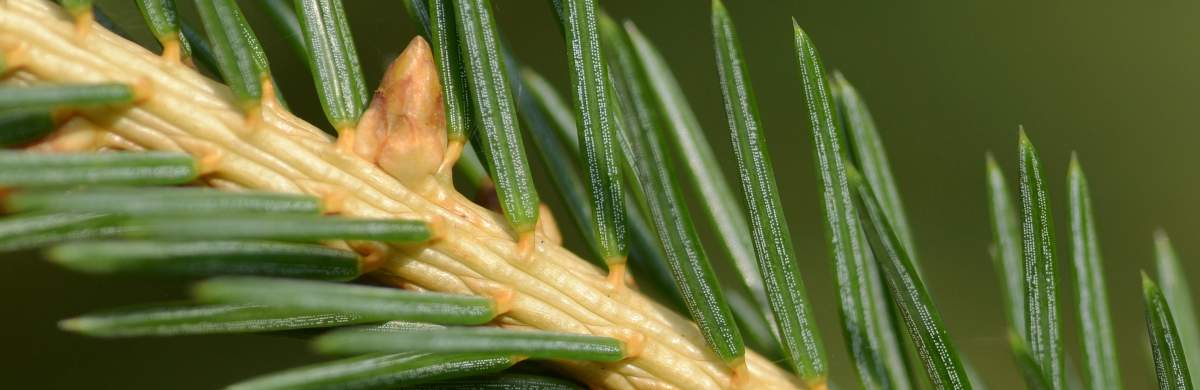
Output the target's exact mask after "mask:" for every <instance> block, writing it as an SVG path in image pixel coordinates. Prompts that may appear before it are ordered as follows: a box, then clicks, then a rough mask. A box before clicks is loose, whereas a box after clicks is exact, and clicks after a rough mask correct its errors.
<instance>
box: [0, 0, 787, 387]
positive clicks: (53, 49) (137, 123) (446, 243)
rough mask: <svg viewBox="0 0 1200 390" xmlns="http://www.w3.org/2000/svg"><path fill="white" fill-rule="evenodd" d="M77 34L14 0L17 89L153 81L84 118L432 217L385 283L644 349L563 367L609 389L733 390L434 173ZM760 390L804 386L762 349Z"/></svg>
mask: <svg viewBox="0 0 1200 390" xmlns="http://www.w3.org/2000/svg"><path fill="white" fill-rule="evenodd" d="M91 28H92V29H93V31H91V32H90V33H88V34H76V33H75V30H74V29H75V25H74V24H73V21H72V20H71V19H70V18H69V17H68V16H67V15H66V14H65V13H64V12H63V11H62V9H61V8H59V7H58V6H57V5H54V4H53V3H50V2H48V1H44V0H0V50H3V51H4V52H6V53H8V52H10V51H12V50H16V49H17V48H21V50H24V52H23V54H22V55H23V56H24V57H23V58H24V61H23V62H22V66H21V68H20V69H17V70H16V71H15V72H12V73H9V74H8V75H7V77H8V78H6V79H4V80H3V81H4V82H6V83H7V82H10V79H15V78H19V79H21V80H25V81H26V82H49V83H67V82H125V83H136V82H142V83H149V85H150V86H151V87H152V88H153V93H152V94H150V97H149V98H147V99H146V100H145V101H144V102H141V103H140V104H139V105H138V106H137V107H135V108H131V109H125V110H119V111H108V112H87V113H84V117H85V118H86V119H87V120H89V121H91V122H93V123H95V124H96V125H97V126H98V127H100V128H103V129H105V130H106V131H108V132H111V133H113V134H115V135H116V136H119V137H120V139H122V140H125V141H128V142H130V143H132V144H133V145H136V147H137V148H144V149H149V150H177V151H184V152H187V153H191V154H193V155H195V156H197V157H198V158H199V159H201V160H204V161H208V164H211V165H212V166H213V168H212V172H211V173H210V174H209V175H208V176H207V177H206V180H208V181H210V182H213V183H223V185H222V187H227V188H250V189H260V190H270V191H278V192H292V193H310V194H314V195H317V196H321V197H324V198H325V199H330V202H331V203H336V204H337V205H339V209H340V212H341V213H342V214H344V215H350V216H357V217H406V218H423V219H426V220H430V221H438V223H440V224H442V226H443V227H444V228H443V231H442V232H441V234H442V236H441V237H442V238H441V239H438V240H435V241H434V242H432V243H430V244H429V245H428V246H423V247H417V248H412V247H383V248H385V249H383V251H384V252H386V253H385V254H384V255H385V256H386V257H385V260H384V261H383V264H382V266H381V268H380V269H379V270H378V271H376V272H378V273H380V275H379V276H380V279H383V280H389V281H395V282H396V284H397V285H400V284H404V285H406V286H412V287H414V288H420V289H425V290H431V291H444V292H456V293H467V294H478V295H489V296H493V297H496V298H499V299H500V300H503V301H507V303H508V304H510V305H511V309H510V310H509V311H508V312H507V314H505V315H504V316H502V317H501V318H500V319H498V324H499V325H501V326H509V327H532V328H537V329H545V330H553V331H566V332H577V333H587V334H598V335H608V336H613V337H617V338H619V339H622V340H625V341H626V342H627V343H628V344H630V345H631V346H632V347H638V345H636V344H640V347H638V348H630V350H637V351H640V352H638V353H637V355H636V356H632V357H631V358H630V359H627V360H626V361H623V362H619V363H612V364H598V363H585V362H561V363H557V364H558V365H559V367H560V368H561V369H562V370H563V371H564V372H566V373H568V374H570V375H572V376H574V377H576V378H578V379H580V380H582V381H584V382H586V383H588V384H590V385H593V386H596V387H605V388H617V389H628V388H681V389H716V388H728V387H730V386H731V385H732V384H733V382H734V378H733V377H732V375H731V373H730V370H729V368H728V367H727V366H726V365H725V364H724V363H722V362H721V361H720V359H718V358H717V356H715V355H714V354H712V353H711V352H709V350H708V349H707V348H706V347H705V346H704V341H703V339H702V338H701V336H700V333H699V332H698V330H697V329H696V326H695V325H694V324H692V323H691V322H690V321H688V320H686V319H685V318H683V317H681V316H679V315H677V314H676V313H674V312H671V311H670V310H668V309H665V308H663V307H661V306H659V305H657V304H656V303H654V302H652V301H650V300H649V299H647V298H645V297H644V296H642V295H641V294H640V293H638V292H636V291H634V290H632V289H620V290H614V289H612V288H611V287H610V286H611V285H610V284H609V283H606V281H605V276H604V274H603V273H602V272H601V271H600V270H598V269H596V268H595V267H593V266H591V265H590V264H588V263H587V262H585V261H584V260H582V259H580V258H579V257H577V256H575V255H574V254H572V253H570V252H569V251H567V250H565V249H563V248H562V247H561V246H559V245H557V244H556V243H553V242H549V241H548V240H547V239H546V237H544V236H540V235H539V236H538V237H537V239H535V247H534V249H533V253H532V255H531V256H530V258H528V259H520V258H517V257H516V256H514V254H515V253H517V251H516V245H517V244H516V241H515V235H514V233H513V232H512V231H510V230H509V229H508V227H507V224H506V223H505V221H504V220H503V218H502V217H501V216H499V215H497V214H495V213H494V212H491V211H488V210H486V209H484V208H482V207H479V206H478V205H475V204H474V203H472V202H470V201H468V200H467V199H465V198H464V197H463V196H462V195H460V194H459V193H457V192H455V191H453V189H452V188H450V187H448V186H447V185H446V184H445V182H444V181H441V180H438V179H437V178H436V177H434V176H433V175H430V176H428V177H425V178H415V179H412V180H405V181H403V182H401V181H400V180H397V179H396V178H394V177H393V176H391V175H389V174H387V173H385V172H384V171H383V170H381V169H380V168H379V167H378V166H376V165H375V164H373V163H372V162H370V161H367V160H365V159H362V158H359V157H358V156H356V155H354V154H352V153H350V152H349V151H347V150H339V149H338V148H336V147H335V145H334V143H333V140H331V139H330V138H329V137H328V136H326V135H324V134H323V133H321V132H320V131H319V130H317V129H316V128H315V127H313V126H312V125H310V124H308V123H306V122H304V121H302V120H300V119H298V118H296V117H294V116H292V115H291V114H290V113H287V112H284V111H282V110H280V109H279V108H278V107H276V106H274V105H268V106H264V108H263V112H262V116H263V118H262V121H261V122H260V123H257V124H256V126H255V127H254V128H246V122H245V120H244V117H243V114H242V113H241V111H240V110H239V109H238V107H237V105H236V104H235V102H234V99H233V97H232V95H231V93H230V91H229V90H228V89H227V88H226V87H224V86H222V85H220V84H217V83H215V82H213V81H210V80H208V79H206V78H204V77H203V76H201V75H200V74H198V73H196V72H195V71H194V70H192V69H191V68H188V67H187V66H185V65H182V64H180V63H179V62H176V61H169V60H167V59H163V58H160V57H158V56H155V55H153V54H151V53H150V52H148V51H146V50H145V49H143V48H141V47H139V46H137V45H136V44H134V43H131V42H128V41H125V40H124V39H122V38H120V37H117V36H115V35H113V34H111V33H109V32H108V31H105V30H103V29H102V28H100V27H98V26H92V27H91ZM747 361H748V365H749V369H748V371H749V375H748V376H749V378H748V379H742V378H738V379H739V381H741V380H745V381H746V386H748V388H794V387H798V384H797V381H796V379H795V378H794V377H793V376H791V375H790V374H787V373H785V372H784V371H782V370H780V369H779V368H778V367H776V366H775V365H773V364H771V363H770V362H768V361H766V360H765V359H763V358H762V357H760V356H759V355H757V354H753V353H750V354H748V356H747Z"/></svg>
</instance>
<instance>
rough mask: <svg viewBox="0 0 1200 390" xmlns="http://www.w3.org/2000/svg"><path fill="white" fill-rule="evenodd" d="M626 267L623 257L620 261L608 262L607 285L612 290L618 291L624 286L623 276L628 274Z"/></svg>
mask: <svg viewBox="0 0 1200 390" xmlns="http://www.w3.org/2000/svg"><path fill="white" fill-rule="evenodd" d="M627 268H628V267H626V265H625V259H624V258H622V259H621V261H614V262H610V263H608V285H609V286H610V287H612V289H613V290H614V291H620V290H621V289H624V288H625V277H626V275H627V274H628V273H627V272H626V269H627Z"/></svg>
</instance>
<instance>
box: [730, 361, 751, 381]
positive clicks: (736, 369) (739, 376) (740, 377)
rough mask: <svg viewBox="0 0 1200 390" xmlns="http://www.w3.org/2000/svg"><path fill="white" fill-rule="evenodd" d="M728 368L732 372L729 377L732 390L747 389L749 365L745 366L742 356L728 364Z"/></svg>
mask: <svg viewBox="0 0 1200 390" xmlns="http://www.w3.org/2000/svg"><path fill="white" fill-rule="evenodd" d="M729 368H730V369H731V370H732V374H731V375H730V378H729V379H730V385H729V387H732V388H734V389H748V388H749V387H748V385H749V384H750V365H748V364H746V357H745V356H742V357H739V358H737V359H735V360H734V361H732V362H729Z"/></svg>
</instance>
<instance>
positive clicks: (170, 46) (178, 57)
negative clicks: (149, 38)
mask: <svg viewBox="0 0 1200 390" xmlns="http://www.w3.org/2000/svg"><path fill="white" fill-rule="evenodd" d="M159 43H161V44H162V47H163V51H162V58H163V59H164V60H167V62H169V63H172V64H179V63H180V62H182V57H183V49H182V45H181V44H180V43H179V36H178V35H172V36H168V37H165V38H163V39H160V40H159Z"/></svg>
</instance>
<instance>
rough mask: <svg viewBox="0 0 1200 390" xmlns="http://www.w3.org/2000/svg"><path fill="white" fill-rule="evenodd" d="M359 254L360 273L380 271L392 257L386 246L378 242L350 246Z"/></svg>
mask: <svg viewBox="0 0 1200 390" xmlns="http://www.w3.org/2000/svg"><path fill="white" fill-rule="evenodd" d="M350 246H351V247H352V248H354V251H355V252H358V254H359V256H360V257H359V260H358V264H359V265H358V268H359V272H360V273H363V274H365V273H369V272H371V271H374V270H377V269H379V267H382V266H383V263H384V262H385V261H387V259H388V257H389V256H390V255H391V251H390V250H388V248H387V246H386V245H383V244H380V243H377V242H360V243H354V244H351V245H350Z"/></svg>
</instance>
